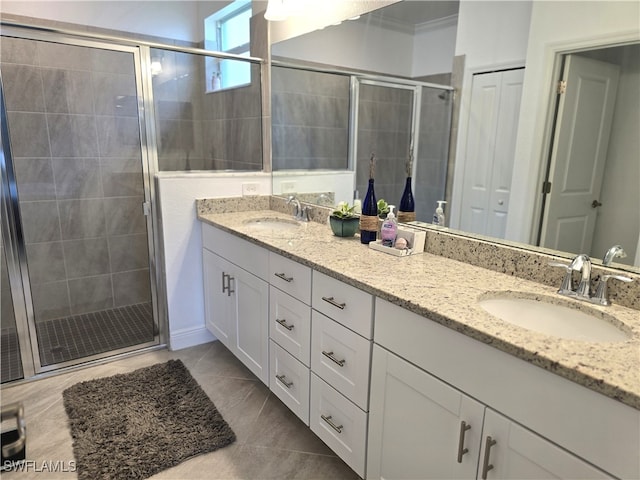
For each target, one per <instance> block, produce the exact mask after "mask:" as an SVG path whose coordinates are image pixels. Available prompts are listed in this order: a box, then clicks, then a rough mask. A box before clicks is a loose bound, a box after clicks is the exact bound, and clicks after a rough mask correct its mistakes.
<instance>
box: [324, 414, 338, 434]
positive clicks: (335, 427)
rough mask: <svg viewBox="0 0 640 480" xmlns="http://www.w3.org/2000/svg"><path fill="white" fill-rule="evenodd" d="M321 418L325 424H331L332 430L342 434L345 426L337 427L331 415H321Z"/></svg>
mask: <svg viewBox="0 0 640 480" xmlns="http://www.w3.org/2000/svg"><path fill="white" fill-rule="evenodd" d="M320 418H321V419H323V420H324V421H325V422H327V423H328V424H329V426H330V427H331V428H333V429H334V430H335V431H336V432H338V433H342V429H343V428H344V426H343V425H336V424H335V423H333V422H332V421H331V418H333V417H332V416H331V415H329V416H328V417H325V416H324V415H320Z"/></svg>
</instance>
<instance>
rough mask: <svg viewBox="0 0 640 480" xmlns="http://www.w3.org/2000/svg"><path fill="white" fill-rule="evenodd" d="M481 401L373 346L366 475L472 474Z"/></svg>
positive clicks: (458, 476) (455, 476)
mask: <svg viewBox="0 0 640 480" xmlns="http://www.w3.org/2000/svg"><path fill="white" fill-rule="evenodd" d="M483 415H484V405H482V404H481V403H479V402H477V401H475V400H473V399H471V398H470V397H468V396H467V395H464V394H463V393H462V392H460V391H458V390H456V389H454V388H452V387H450V386H449V385H447V384H445V383H443V382H441V381H440V380H438V379H436V378H434V377H433V376H431V375H429V374H428V373H426V372H425V371H423V370H420V369H419V368H417V367H415V366H413V365H411V364H410V363H408V362H407V361H405V360H403V359H401V358H400V357H398V356H396V355H394V354H393V353H390V352H388V351H387V350H385V349H383V348H382V347H379V346H378V345H374V347H373V364H372V377H371V406H370V412H369V446H368V452H369V454H368V466H367V478H420V479H426V478H434V479H438V478H440V479H447V478H450V479H463V478H475V474H476V469H477V466H478V455H479V454H480V440H481V430H482V421H483Z"/></svg>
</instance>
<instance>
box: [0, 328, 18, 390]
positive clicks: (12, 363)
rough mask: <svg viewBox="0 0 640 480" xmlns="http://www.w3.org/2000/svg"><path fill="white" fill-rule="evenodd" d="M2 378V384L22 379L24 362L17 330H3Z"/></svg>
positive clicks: (0, 369)
mask: <svg viewBox="0 0 640 480" xmlns="http://www.w3.org/2000/svg"><path fill="white" fill-rule="evenodd" d="M0 377H1V381H2V383H4V382H11V381H13V380H18V379H20V378H22V360H21V359H20V348H19V346H18V333H17V332H16V329H15V328H5V329H2V334H1V335H0Z"/></svg>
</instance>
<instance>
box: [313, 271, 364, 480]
mask: <svg viewBox="0 0 640 480" xmlns="http://www.w3.org/2000/svg"><path fill="white" fill-rule="evenodd" d="M311 302H312V306H313V310H312V317H311V324H312V329H311V330H312V332H311V404H310V412H309V425H310V427H311V430H313V432H314V433H315V434H316V435H318V437H320V438H321V439H322V441H324V442H325V443H326V444H327V445H328V446H329V447H330V448H331V449H332V450H333V451H334V452H336V454H337V455H338V456H339V457H340V458H342V460H344V462H345V463H346V464H347V465H349V466H350V467H351V468H352V469H353V470H354V471H355V472H356V473H357V474H358V475H360V476H361V477H364V474H365V458H366V446H367V445H366V444H367V421H368V420H367V417H368V410H369V377H370V366H371V345H372V328H373V323H372V321H373V296H372V295H370V294H368V293H366V292H363V291H361V290H359V289H357V288H355V287H353V286H351V285H347V284H345V283H344V282H341V281H339V280H336V279H335V278H332V277H329V276H327V275H324V274H322V273H320V272H317V271H314V272H313V288H312V292H311Z"/></svg>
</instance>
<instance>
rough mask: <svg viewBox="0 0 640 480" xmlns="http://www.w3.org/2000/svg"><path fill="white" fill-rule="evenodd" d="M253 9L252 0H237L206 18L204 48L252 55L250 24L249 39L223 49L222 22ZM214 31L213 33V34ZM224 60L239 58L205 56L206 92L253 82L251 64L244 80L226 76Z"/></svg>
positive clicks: (229, 60) (248, 64)
mask: <svg viewBox="0 0 640 480" xmlns="http://www.w3.org/2000/svg"><path fill="white" fill-rule="evenodd" d="M247 10H251V0H236V1H234V2H232V3H230V4H229V5H227V6H226V7H224V8H222V9H220V10H218V11H217V12H215V13H213V14H212V15H210V16H208V17H206V18H205V19H204V37H205V40H204V48H205V49H206V50H212V51H216V52H224V53H230V54H234V55H241V56H247V57H248V56H250V37H249V25H247V41H246V42H245V43H243V44H241V45H238V46H236V47H234V48H231V49H228V50H223V49H222V24H223V23H224V22H226V21H228V20H230V19H232V18H235V17H237V16H238V15H241V14H243V13H245V12H246V11H247ZM212 32H213V34H212ZM224 62H237V60H231V59H223V58H216V57H206V58H205V92H206V93H212V92H216V91H220V90H225V89H230V88H237V87H241V86H244V85H248V84H249V83H251V65H250V63H249V62H247V66H248V67H249V74H248V77H246V78H243V79H242V80H240V81H238V80H234V79H228V78H224V72H225V68H224Z"/></svg>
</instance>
